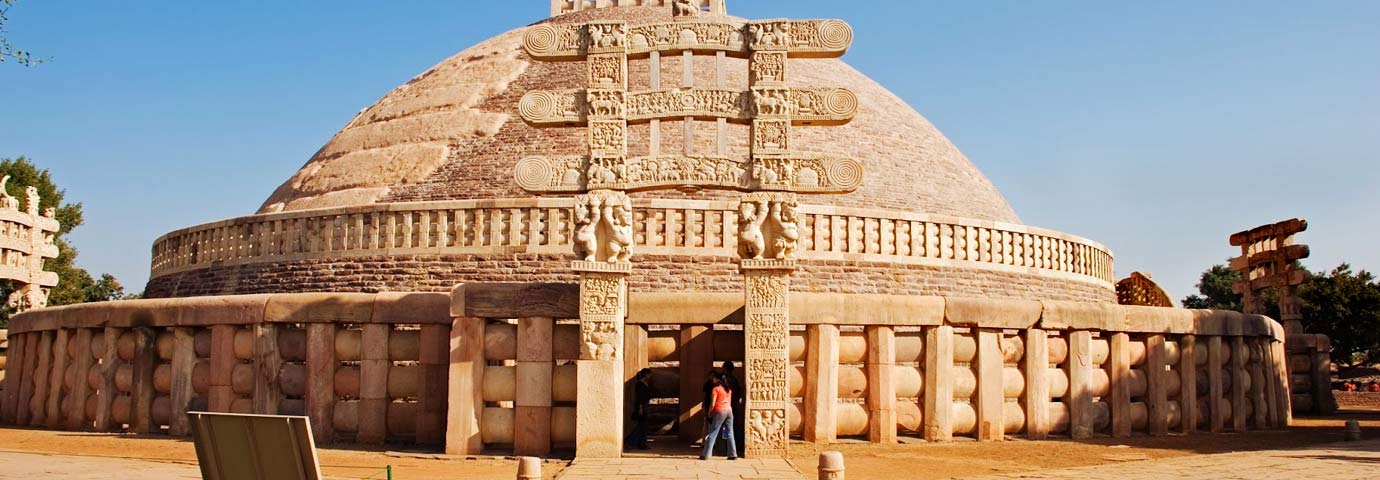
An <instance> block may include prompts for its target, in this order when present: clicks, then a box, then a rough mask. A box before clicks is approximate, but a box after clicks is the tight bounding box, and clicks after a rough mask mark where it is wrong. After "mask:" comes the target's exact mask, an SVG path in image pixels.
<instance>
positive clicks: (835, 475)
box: [816, 451, 844, 480]
mask: <svg viewBox="0 0 1380 480" xmlns="http://www.w3.org/2000/svg"><path fill="white" fill-rule="evenodd" d="M843 472H844V467H843V453H841V452H835V451H830V452H820V454H819V476H818V477H816V478H818V479H819V480H843Z"/></svg>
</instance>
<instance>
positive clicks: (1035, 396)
mask: <svg viewBox="0 0 1380 480" xmlns="http://www.w3.org/2000/svg"><path fill="white" fill-rule="evenodd" d="M1023 367H1024V369H1023V370H1022V373H1024V374H1025V395H1024V401H1023V402H1022V406H1023V407H1025V436H1026V438H1028V439H1030V440H1044V439H1045V438H1046V437H1048V436H1049V427H1050V425H1049V404H1050V399H1049V334H1048V333H1046V332H1045V331H1044V330H1042V329H1038V328H1031V329H1028V330H1026V331H1025V356H1024V357H1023Z"/></svg>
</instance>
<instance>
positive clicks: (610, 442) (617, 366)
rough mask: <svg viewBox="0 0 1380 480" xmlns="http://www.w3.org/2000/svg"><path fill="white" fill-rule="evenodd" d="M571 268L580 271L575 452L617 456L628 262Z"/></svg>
mask: <svg viewBox="0 0 1380 480" xmlns="http://www.w3.org/2000/svg"><path fill="white" fill-rule="evenodd" d="M573 267H574V269H575V271H576V272H579V274H580V359H579V360H576V362H575V366H576V372H577V373H576V375H577V377H576V378H579V391H578V393H577V394H576V398H575V409H576V412H575V455H576V456H577V457H580V458H618V457H620V456H622V452H623V363H622V362H623V356H622V355H621V350H622V347H623V319H624V317H625V316H626V314H627V310H628V303H627V302H628V298H627V277H628V274H630V273H632V264H630V263H607V262H589V261H576V262H575V264H574V266H573Z"/></svg>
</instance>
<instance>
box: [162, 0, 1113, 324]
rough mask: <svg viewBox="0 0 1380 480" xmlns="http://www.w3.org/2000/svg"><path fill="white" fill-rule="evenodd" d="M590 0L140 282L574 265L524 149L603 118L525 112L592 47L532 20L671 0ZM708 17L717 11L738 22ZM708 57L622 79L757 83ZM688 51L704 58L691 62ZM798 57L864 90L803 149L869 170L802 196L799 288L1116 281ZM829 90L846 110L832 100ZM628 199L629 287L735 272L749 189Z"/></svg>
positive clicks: (694, 136) (434, 75)
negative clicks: (567, 54)
mask: <svg viewBox="0 0 1380 480" xmlns="http://www.w3.org/2000/svg"><path fill="white" fill-rule="evenodd" d="M567 3H569V2H567ZM586 3H588V2H586ZM591 5H593V4H591ZM586 8H590V9H588V10H583V11H576V12H573V13H566V14H563V15H557V16H554V17H553V18H550V19H548V20H544V21H542V22H538V23H536V24H533V25H529V26H527V27H523V28H518V29H515V30H512V31H509V32H506V33H503V34H501V35H498V36H496V37H494V38H491V39H489V40H486V41H484V42H482V43H480V44H478V45H475V46H474V47H471V48H469V49H466V50H464V51H462V52H460V53H458V54H456V55H454V56H452V57H450V58H448V59H446V60H444V61H442V62H441V63H440V64H438V65H436V66H435V67H432V68H431V69H429V70H427V71H426V72H423V73H422V74H421V75H418V76H417V77H415V78H413V79H412V80H410V81H408V82H407V83H405V84H403V85H402V86H399V87H398V88H396V89H394V90H393V91H392V92H389V93H388V94H387V95H385V96H384V97H383V98H382V99H381V100H379V101H378V102H377V103H375V104H374V105H372V106H370V107H369V108H366V109H364V110H362V111H361V112H360V113H359V114H358V115H357V116H356V117H355V118H354V119H353V120H351V121H350V122H349V124H347V125H346V126H345V128H344V129H342V130H341V131H340V132H338V133H336V134H335V136H334V137H332V138H331V139H330V141H329V142H327V143H326V144H325V146H323V147H321V149H320V150H319V151H318V152H317V153H316V154H315V155H314V156H313V157H312V158H311V159H310V160H308V161H307V163H306V165H304V166H303V167H302V168H301V169H300V170H298V171H297V173H296V174H294V175H293V176H292V177H291V178H290V179H288V180H287V181H286V182H285V183H283V184H282V185H281V186H280V187H279V188H278V189H277V190H276V191H274V192H273V193H272V195H270V196H269V198H268V199H267V200H265V201H264V202H263V204H262V206H261V208H260V209H259V211H258V213H257V214H254V215H249V216H245V217H239V218H233V219H228V220H223V221H220V222H213V223H209V224H204V225H198V226H194V227H188V228H184V229H181V230H177V231H174V232H171V233H168V234H167V235H164V236H163V237H161V238H159V239H158V240H157V241H155V243H154V246H153V261H152V269H151V270H152V272H151V275H150V280H149V283H148V286H147V288H146V294H147V295H148V296H150V297H181V296H199V295H227V294H250V293H269V292H280V293H281V292H313V291H363V292H380V291H444V290H448V289H450V288H451V287H453V286H454V285H456V284H460V283H468V282H572V281H574V279H575V278H576V276H575V274H574V272H572V271H571V270H570V261H571V260H572V259H573V258H574V254H573V250H572V249H573V242H572V233H573V225H574V219H573V217H572V215H573V210H574V207H573V205H574V204H573V198H572V197H573V196H574V195H575V194H574V193H552V192H553V191H555V190H549V189H548V190H544V192H545V193H534V192H533V191H529V190H528V189H524V188H523V185H519V174H518V171H520V170H521V169H520V168H518V166H519V163H520V162H522V161H526V159H530V158H532V157H543V158H575V156H582V155H585V154H588V153H589V149H590V145H591V143H590V142H591V139H590V137H589V135H591V134H590V133H589V132H590V129H589V128H584V127H578V126H575V125H572V124H566V125H542V124H533V123H529V122H531V118H530V113H531V110H530V109H524V107H523V106H522V105H523V104H524V95H528V94H531V93H533V92H561V91H567V92H574V91H577V89H582V88H586V86H587V80H588V79H587V76H588V72H587V71H586V68H587V66H586V62H585V61H552V59H550V58H533V57H532V56H531V55H529V53H528V49H529V48H531V46H532V45H531V43H530V41H531V40H530V39H529V37H528V36H527V34H528V32H531V31H534V30H542V29H546V30H555V29H556V27H559V26H562V25H576V24H583V23H585V22H592V21H593V22H598V21H605V22H626V23H627V24H628V26H629V29H630V30H631V29H635V28H636V27H637V26H639V25H647V24H658V25H662V26H649V27H647V28H654V29H661V28H663V26H664V25H672V24H671V23H669V22H672V18H671V9H670V8H667V7H660V6H619V7H611V8H603V7H599V8H594V7H586ZM703 15H705V16H706V17H707V18H706V19H707V20H708V21H709V22H711V23H712V22H722V23H716V24H720V25H725V24H727V25H743V22H744V21H743V20H741V19H737V18H734V17H728V16H724V15H720V14H713V13H709V12H705V13H704V14H703ZM837 25H843V27H842V28H841V31H842V33H843V34H844V36H846V37H847V40H844V42H845V43H843V45H844V46H845V47H846V45H847V42H849V41H851V36H852V32H851V30H850V29H849V28H848V27H846V25H844V24H842V23H841V22H839V23H836V24H833V25H831V26H837ZM726 28H727V27H726ZM743 28H748V27H743ZM567 31H568V30H567ZM680 33H681V35H685V34H691V35H693V33H691V32H690V31H689V30H688V29H687V30H682V31H681V32H680ZM678 41H684V40H678ZM658 55H661V54H660V53H658ZM715 55H716V54H715V52H707V51H701V52H698V54H697V55H693V56H689V57H686V56H682V54H681V53H675V52H674V49H672V50H670V51H668V53H667V54H665V55H664V56H658V57H656V58H658V60H657V61H658V62H659V64H660V69H659V70H658V72H659V73H655V74H654V72H652V71H651V66H652V65H653V63H654V62H653V61H652V60H651V58H649V57H648V56H647V55H645V54H644V55H637V56H632V55H630V56H627V57H626V62H627V69H626V72H624V73H625V74H626V77H625V78H626V80H627V83H628V84H627V87H626V88H627V92H629V93H630V94H631V93H633V92H644V93H641V95H646V94H647V93H645V92H652V93H655V92H660V91H668V90H672V89H678V88H682V87H683V86H685V85H687V84H688V85H691V86H693V87H694V88H695V89H704V88H706V86H707V85H715V86H716V87H714V88H717V90H716V91H719V92H725V91H728V92H751V90H749V88H750V87H749V78H748V75H749V63H750V62H749V60H747V59H746V58H743V57H744V55H743V52H734V53H732V54H728V55H718V56H715ZM805 56H806V57H816V56H832V55H805ZM685 58H692V59H693V60H692V63H690V65H689V68H686V65H685V63H683V62H684V59H685ZM785 70H786V72H787V74H785V75H783V77H784V78H785V79H786V83H785V84H784V87H789V88H790V89H792V91H802V90H808V89H813V90H819V89H826V88H830V89H840V88H841V89H847V91H850V92H851V93H852V95H844V96H843V100H844V101H843V103H844V104H846V105H843V107H846V110H847V111H850V112H855V113H854V114H852V117H851V118H849V119H847V120H844V121H835V120H836V119H828V120H825V121H823V122H814V124H810V123H808V122H802V123H798V124H796V125H797V126H793V127H790V128H789V135H788V136H787V137H786V138H789V144H790V146H789V150H790V151H792V152H795V151H799V152H803V154H806V155H818V156H821V157H816V158H824V157H828V158H835V159H840V158H841V159H849V160H848V161H849V162H852V163H851V164H849V165H850V168H852V166H856V165H858V164H861V182H860V183H859V182H856V179H857V178H858V177H859V174H858V170H857V169H852V170H847V171H846V172H845V173H843V174H842V175H843V176H842V177H841V178H850V181H852V182H853V183H851V184H849V185H854V184H856V185H858V186H857V188H856V190H854V191H851V192H848V193H841V194H820V193H801V194H800V197H799V203H800V216H801V218H800V245H799V247H798V249H797V250H796V253H797V255H798V257H799V259H800V264H801V273H802V274H801V275H798V276H797V277H796V279H795V280H793V282H795V283H797V284H798V285H799V289H800V290H801V291H806V292H809V291H813V292H838V293H859V294H890V295H972V296H1003V297H1015V298H1032V299H1052V300H1075V301H1090V302H1103V303H1110V302H1113V301H1114V300H1115V293H1114V289H1113V285H1112V282H1113V281H1114V279H1113V278H1112V255H1111V253H1110V252H1109V251H1108V250H1107V249H1106V248H1105V247H1103V246H1102V245H1100V244H1097V243H1096V242H1093V241H1090V240H1087V239H1084V238H1080V237H1076V236H1072V235H1067V234H1063V233H1060V232H1054V231H1050V230H1044V229H1039V228H1035V227H1029V226H1025V225H1023V224H1021V223H1020V219H1019V218H1018V217H1017V216H1016V214H1015V212H1014V211H1013V210H1012V208H1011V206H1010V205H1008V204H1007V203H1006V200H1005V199H1004V198H1003V197H1002V195H1001V193H1000V192H998V191H997V189H996V187H994V186H993V185H992V183H991V181H989V180H988V179H987V177H986V176H984V175H983V174H982V172H981V171H980V170H979V169H978V168H977V166H975V165H974V164H973V162H971V161H969V160H968V158H967V157H965V156H964V155H963V153H962V152H960V151H959V150H958V148H957V147H955V146H954V145H953V143H951V142H950V141H949V140H948V139H947V138H945V137H944V135H943V134H941V133H940V132H939V130H938V129H936V128H935V126H934V125H932V124H931V123H930V122H929V121H927V120H926V119H925V118H924V117H922V116H921V115H920V114H919V113H918V112H916V111H915V110H914V109H913V108H911V107H910V106H909V105H907V104H906V103H905V102H904V101H903V100H901V99H900V98H899V97H897V96H896V95H895V94H893V93H891V92H889V91H888V90H887V89H886V88H884V87H882V86H881V85H879V84H878V83H877V82H874V81H873V80H871V79H869V78H868V77H867V76H865V75H863V74H862V73H860V72H858V71H857V70H855V69H853V68H852V67H850V66H848V65H847V64H846V63H845V62H843V61H842V60H839V59H836V58H796V57H795V56H791V58H790V59H789V60H787V62H786V68H785ZM720 75H722V80H721V79H720ZM654 79H655V80H654ZM657 81H659V82H660V84H659V86H657V87H656V88H654V87H653V84H652V83H653V82H657ZM772 88H781V86H777V87H772ZM658 89H660V90H658ZM681 91H682V92H693V91H694V90H681ZM703 91H709V90H703ZM735 94H736V93H735ZM539 95H544V93H543V94H539ZM572 95H574V94H572ZM686 95H687V97H677V98H688V95H689V94H686ZM833 98H834V97H829V102H833ZM822 106H823V107H824V109H825V110H828V111H829V112H836V111H838V110H836V109H835V107H836V106H837V105H836V104H834V103H829V104H827V105H822ZM620 108H621V107H620ZM758 108H761V107H760V106H759V107H758ZM524 114H529V117H524ZM719 118H722V117H719ZM741 120H742V118H738V119H737V121H733V120H719V121H716V120H714V119H710V120H708V121H705V119H703V118H700V119H698V120H696V121H694V122H683V121H682V120H681V119H680V118H679V117H677V118H673V119H670V120H653V121H655V122H662V123H660V124H656V125H658V127H657V128H655V129H654V128H653V127H652V125H651V124H649V122H647V121H638V122H633V121H628V122H627V125H626V131H625V136H626V137H625V139H624V140H620V142H624V143H623V145H626V150H627V151H626V152H625V154H626V157H627V158H628V159H632V158H634V157H640V158H648V157H654V155H653V154H654V153H655V154H658V155H663V156H665V154H666V153H667V152H674V153H675V154H683V155H682V157H680V158H684V159H690V160H694V159H693V158H692V157H693V156H696V155H700V156H704V155H711V153H712V156H715V157H717V158H722V159H729V160H728V161H734V162H737V161H740V160H739V159H749V158H752V152H751V151H750V148H749V145H748V143H749V139H751V138H752V128H753V127H752V126H750V125H749V124H750V123H751V122H743V121H741ZM686 123H688V124H689V125H691V127H688V128H689V130H688V133H689V134H688V135H687V127H686V126H685V125H686ZM825 123H828V124H829V125H828V126H825V125H824V124H825ZM687 137H689V138H690V141H687V140H686V138H687ZM654 139H659V140H657V143H656V144H657V145H658V146H657V147H655V150H653V148H654V147H653V146H652V145H653V142H654ZM656 158H661V157H656ZM658 161H662V160H658ZM721 166H722V164H721ZM682 168H684V167H682ZM701 168H703V167H701ZM830 168H832V167H830ZM590 171H593V170H590ZM682 171H687V170H682ZM739 171H741V170H739ZM802 171H803V170H802ZM544 174H545V173H543V175H544ZM711 174H712V173H711ZM834 174H835V171H834V170H829V175H834ZM578 175H581V174H577V176H578ZM522 178H524V179H526V180H528V181H530V180H531V178H533V177H530V176H528V177H522ZM537 178H542V177H540V176H538V177H537ZM525 185H527V186H529V187H530V183H529V184H525ZM820 186H823V184H821V185H820ZM562 192H564V191H562ZM630 196H631V197H632V200H633V203H634V204H633V210H634V212H633V214H632V215H633V217H634V218H632V220H631V221H632V223H634V224H635V228H634V230H635V232H634V234H633V235H634V237H635V240H634V242H635V245H636V253H635V255H634V256H633V262H634V267H633V275H632V277H630V279H629V287H630V288H631V289H633V290H635V291H676V290H699V291H717V292H736V291H740V289H741V285H740V284H739V283H737V282H736V281H734V279H735V278H736V276H735V275H734V274H735V273H736V272H737V268H738V258H737V256H738V255H737V251H736V248H737V246H738V244H737V228H738V226H737V225H736V222H737V218H738V217H737V214H738V212H737V210H736V209H737V208H738V207H737V206H736V205H737V201H738V200H739V199H741V198H742V194H741V193H739V192H735V191H732V190H731V189H730V190H714V189H706V190H700V189H698V188H682V189H679V190H676V189H665V190H651V191H640V192H634V193H630Z"/></svg>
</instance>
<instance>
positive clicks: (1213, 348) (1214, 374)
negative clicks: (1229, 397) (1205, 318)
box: [1205, 335, 1227, 433]
mask: <svg viewBox="0 0 1380 480" xmlns="http://www.w3.org/2000/svg"><path fill="white" fill-rule="evenodd" d="M1207 349H1208V354H1207V358H1208V361H1207V366H1206V367H1205V368H1207V377H1208V410H1207V412H1206V414H1207V415H1208V431H1209V432H1212V433H1222V428H1223V426H1224V425H1225V424H1226V421H1227V419H1226V412H1223V411H1222V399H1223V398H1224V395H1223V392H1222V367H1223V366H1224V365H1223V364H1224V363H1226V362H1223V361H1222V337H1221V336H1219V335H1213V336H1211V337H1208V339H1207Z"/></svg>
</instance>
